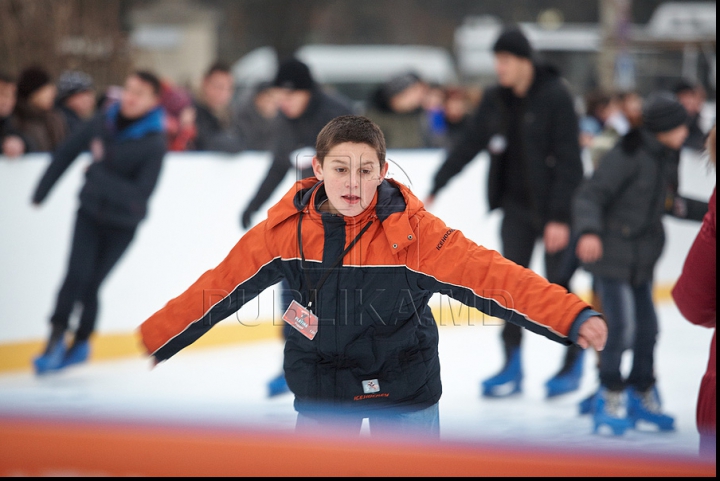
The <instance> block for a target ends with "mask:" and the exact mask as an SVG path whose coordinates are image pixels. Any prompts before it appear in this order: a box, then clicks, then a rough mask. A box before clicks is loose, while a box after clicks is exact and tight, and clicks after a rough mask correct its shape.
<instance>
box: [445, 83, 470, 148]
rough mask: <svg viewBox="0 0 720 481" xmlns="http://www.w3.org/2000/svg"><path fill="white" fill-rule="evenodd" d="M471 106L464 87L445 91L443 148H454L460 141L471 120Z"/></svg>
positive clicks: (450, 88)
mask: <svg viewBox="0 0 720 481" xmlns="http://www.w3.org/2000/svg"><path fill="white" fill-rule="evenodd" d="M471 110H472V109H471V105H470V101H469V99H468V95H467V92H466V90H465V88H463V87H448V88H447V89H446V90H445V101H444V102H443V116H444V118H445V129H446V130H445V139H444V143H443V147H445V148H452V147H453V146H454V145H455V144H457V143H458V142H459V141H460V138H461V137H462V135H463V132H464V131H465V129H466V128H467V127H468V125H469V123H470V118H471Z"/></svg>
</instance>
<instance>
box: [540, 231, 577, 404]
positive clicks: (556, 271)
mask: <svg viewBox="0 0 720 481" xmlns="http://www.w3.org/2000/svg"><path fill="white" fill-rule="evenodd" d="M576 242H577V241H576V240H575V239H573V240H572V241H571V242H570V244H569V245H568V246H567V247H566V248H565V249H563V250H562V251H560V252H557V253H554V254H549V253H547V252H546V253H545V271H546V272H547V279H548V281H550V282H552V283H554V284H558V285H560V286H563V287H564V288H565V289H567V290H568V291H569V290H570V280H571V279H572V276H573V274H574V273H575V271H576V270H577V268H578V266H579V261H578V258H577V256H576V255H575V245H576ZM584 352H585V351H584V350H583V349H582V348H581V347H580V346H577V345H575V344H573V345H570V346H568V347H567V349H566V350H565V359H564V361H563V365H562V366H561V368H560V371H559V372H558V373H557V374H555V375H554V376H553V377H552V378H550V379H549V380H548V381H547V383H546V384H545V386H546V388H547V397H555V396H559V395H561V394H566V393H569V392H573V391H575V390H577V389H578V388H579V387H580V379H581V377H582V369H583V358H584Z"/></svg>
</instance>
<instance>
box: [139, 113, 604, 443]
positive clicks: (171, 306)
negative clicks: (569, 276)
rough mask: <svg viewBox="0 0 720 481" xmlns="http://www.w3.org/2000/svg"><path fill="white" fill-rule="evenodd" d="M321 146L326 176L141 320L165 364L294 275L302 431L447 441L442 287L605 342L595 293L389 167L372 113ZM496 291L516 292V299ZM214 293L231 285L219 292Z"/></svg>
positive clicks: (483, 306)
mask: <svg viewBox="0 0 720 481" xmlns="http://www.w3.org/2000/svg"><path fill="white" fill-rule="evenodd" d="M316 150H317V154H316V156H314V157H313V160H312V166H313V172H314V174H315V176H314V177H311V178H305V179H302V180H300V181H298V182H296V183H295V185H293V186H292V187H291V188H290V189H289V190H288V191H287V193H286V194H285V195H284V196H283V198H282V200H281V201H280V202H278V203H277V204H275V205H274V206H273V207H272V208H271V209H269V210H268V217H267V219H265V220H263V221H262V222H260V223H259V224H258V225H256V226H255V227H253V228H252V229H250V231H248V232H247V233H246V234H245V235H243V236H242V238H241V239H239V241H238V242H237V244H236V245H235V246H234V247H233V249H232V250H231V251H230V252H229V253H228V255H227V256H226V258H225V259H224V260H223V261H221V262H220V264H219V265H218V266H217V267H215V268H213V269H210V270H208V271H206V272H205V273H204V274H203V275H202V276H201V277H200V278H199V279H198V280H197V281H196V282H194V283H193V284H192V285H191V286H189V287H188V289H187V290H185V292H183V293H181V294H180V295H178V296H177V297H175V298H173V299H172V300H170V301H169V302H168V303H167V304H166V305H165V306H164V307H163V308H161V309H160V310H158V311H157V312H156V313H154V314H153V315H152V316H150V317H149V318H148V319H147V320H145V321H144V322H143V323H142V324H141V325H140V327H139V335H140V337H141V339H142V342H143V345H144V346H145V349H146V352H147V354H148V355H150V356H152V357H153V359H154V362H161V361H165V360H167V359H169V358H171V357H172V356H174V355H176V354H177V353H178V352H179V351H180V350H182V349H183V348H185V347H186V346H188V345H190V344H192V343H193V342H195V341H196V340H197V339H199V338H200V337H201V336H202V335H204V334H205V333H206V332H208V331H209V330H210V329H211V328H212V327H213V326H214V325H215V324H216V323H217V322H219V321H221V320H222V319H225V318H227V317H228V316H230V315H232V314H233V313H234V312H236V311H237V310H238V309H240V308H241V307H242V305H243V304H244V303H246V302H248V301H250V300H252V299H253V298H254V297H256V296H257V295H258V294H259V293H260V292H262V291H263V290H264V289H266V288H268V287H270V286H271V285H273V284H274V283H276V282H277V281H278V280H279V279H280V278H285V279H287V280H288V282H289V284H290V286H291V288H292V291H291V292H292V295H293V300H292V303H291V306H290V307H289V308H288V310H287V311H286V312H285V315H284V316H283V319H284V320H285V321H286V322H287V323H288V325H292V327H291V329H290V334H289V335H288V336H287V338H286V341H285V350H284V372H285V375H286V376H287V382H288V385H289V386H290V388H291V390H292V393H293V394H294V396H295V400H294V407H295V410H296V411H297V412H298V417H297V424H296V426H297V429H298V430H299V431H306V430H312V429H313V428H315V427H317V426H320V427H334V426H335V424H334V423H335V421H336V420H337V419H338V418H336V417H334V415H335V414H337V415H339V416H340V418H341V419H342V424H343V426H342V427H343V428H344V429H346V430H347V431H345V432H347V433H348V434H349V433H353V434H354V435H357V434H359V432H360V428H361V424H362V421H363V419H364V418H368V419H369V426H370V433H371V435H372V436H376V435H377V434H380V435H381V436H382V435H383V434H385V432H386V431H389V432H390V434H393V435H397V434H405V435H418V436H422V437H423V438H424V439H437V438H439V436H440V426H439V422H440V421H439V411H438V402H439V400H440V397H441V395H442V384H441V376H440V362H439V356H438V339H439V338H438V336H439V333H438V328H437V324H436V322H435V319H434V318H433V314H432V312H431V309H430V307H429V306H428V302H429V301H430V299H431V297H432V296H433V294H435V293H438V292H441V291H442V292H447V293H449V295H450V296H451V297H453V298H455V299H457V300H459V301H461V302H463V303H464V304H466V305H468V306H472V307H476V308H477V309H479V310H481V311H482V312H484V313H486V314H490V313H492V315H495V316H499V317H502V318H503V319H505V320H507V321H509V322H515V323H517V324H518V325H521V326H523V327H525V328H527V329H530V330H532V331H534V332H536V333H538V334H542V335H544V336H546V337H548V338H549V339H551V340H555V341H556V342H560V343H563V344H565V345H569V344H571V343H576V344H577V345H578V346H579V347H581V348H587V347H589V346H591V345H592V346H593V347H596V348H599V349H600V350H602V346H603V344H604V342H605V337H606V335H607V332H606V326H605V322H604V321H603V320H602V318H600V317H598V313H597V312H595V311H593V310H592V309H591V308H590V306H588V305H587V304H586V303H585V302H583V301H582V300H581V299H579V298H578V297H577V296H575V295H574V294H571V293H569V292H568V291H567V290H566V289H564V288H563V287H561V286H557V285H553V284H550V283H549V282H548V281H547V280H546V279H544V278H543V277H542V276H539V275H537V274H535V273H533V272H532V271H530V270H528V269H525V268H523V267H521V266H518V265H517V264H515V263H513V262H511V261H509V260H507V259H504V258H503V257H502V256H501V255H500V254H499V253H498V252H496V251H493V250H490V249H485V248H484V247H481V246H479V245H477V244H475V243H473V242H472V241H471V240H469V239H467V238H466V237H465V236H463V234H462V233H461V232H460V231H457V230H455V229H451V228H449V227H448V226H447V225H446V224H445V223H444V222H443V221H442V220H441V219H438V218H437V217H435V216H433V215H432V214H431V213H429V212H427V211H426V210H425V209H424V207H423V204H422V202H421V201H420V199H418V198H417V197H416V196H415V195H414V194H413V193H412V192H411V191H410V190H409V189H408V188H407V187H406V186H404V185H402V184H400V183H399V182H396V181H394V180H393V179H387V178H386V174H387V171H388V164H387V162H386V158H385V155H386V154H385V152H386V149H385V142H384V137H383V134H382V131H381V130H380V129H379V128H378V126H377V125H376V124H374V123H373V122H372V121H370V120H369V119H368V118H367V117H361V116H355V115H348V116H340V117H337V118H335V119H333V120H332V121H331V122H330V123H328V125H327V126H326V127H325V128H324V129H323V130H322V131H321V132H320V134H319V135H318V137H317V145H316ZM488 291H493V292H503V293H506V296H501V297H503V299H512V306H508V305H507V301H504V300H502V299H498V298H494V297H492V298H489V297H486V296H487V294H483V293H487V292H488ZM208 292H224V293H226V294H225V295H224V296H223V298H222V299H218V300H216V301H213V302H211V303H210V304H208V303H207V294H206V293H208ZM484 296H485V297H484ZM328 425H329V426H328ZM378 429H379V433H378V431H377V430H378Z"/></svg>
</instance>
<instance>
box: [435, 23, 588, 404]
mask: <svg viewBox="0 0 720 481" xmlns="http://www.w3.org/2000/svg"><path fill="white" fill-rule="evenodd" d="M493 50H494V52H495V69H496V72H497V75H498V85H496V86H493V87H490V88H488V89H487V90H485V92H484V93H483V97H482V101H481V102H480V105H479V106H478V108H477V110H476V111H475V113H474V115H473V117H472V118H471V119H470V121H469V124H468V126H467V129H466V130H465V133H464V135H463V137H462V138H461V139H460V140H459V142H458V143H457V144H456V145H455V146H453V148H452V149H451V150H450V153H449V154H448V156H447V158H446V159H445V162H444V163H443V164H442V166H441V167H440V169H439V170H438V172H437V173H436V175H435V179H434V185H433V187H432V190H431V192H430V195H429V197H428V198H427V199H426V203H427V205H432V202H433V200H434V198H435V196H436V195H437V194H438V193H439V192H440V190H441V189H442V188H443V187H445V186H446V185H447V184H448V182H449V181H450V179H451V178H452V177H453V176H454V175H456V174H458V173H459V172H460V171H461V170H462V169H463V168H464V167H465V166H466V165H467V164H469V163H470V162H471V161H472V160H473V159H474V158H475V156H476V155H477V154H478V153H479V152H481V151H482V150H485V149H487V150H488V151H489V153H490V158H491V160H490V169H489V173H488V202H489V207H490V209H491V210H492V209H496V208H501V209H502V210H503V214H504V217H503V221H502V228H501V232H500V236H501V240H502V249H503V255H504V256H505V257H507V258H508V259H510V260H512V261H514V262H517V263H518V264H520V265H522V266H525V267H527V266H529V265H530V260H531V257H532V252H533V249H534V247H535V243H536V241H537V240H538V239H542V240H543V242H544V246H545V267H546V275H547V278H548V280H550V281H551V282H553V283H557V284H560V285H562V286H564V287H566V288H567V287H568V284H569V282H570V277H571V276H572V273H569V275H566V274H565V273H564V269H563V261H564V258H565V250H566V249H567V247H568V244H569V240H570V204H571V199H572V194H573V192H574V191H575V189H576V188H577V187H578V186H579V185H580V182H581V181H582V178H583V165H582V160H581V157H580V145H579V132H578V118H577V115H576V113H575V108H574V104H573V100H572V98H571V96H570V93H569V92H568V90H567V88H566V86H565V84H564V83H563V80H562V79H561V78H560V77H559V75H558V72H557V70H555V69H554V68H552V67H550V66H546V65H541V64H538V63H535V62H533V60H532V48H531V46H530V43H529V42H528V40H527V38H526V37H525V35H524V34H523V33H522V32H521V31H520V30H519V29H515V28H508V29H506V30H504V31H503V33H502V34H501V35H500V36H499V37H498V39H497V41H496V42H495V45H494V47H493ZM561 277H562V278H561ZM521 335H522V330H521V329H518V328H517V326H515V325H513V324H511V323H506V324H505V326H504V328H503V331H502V339H503V343H504V347H505V365H504V366H503V368H502V370H501V371H500V372H499V373H498V374H497V375H495V376H492V377H491V378H489V379H487V380H485V381H483V383H482V393H483V395H484V396H489V397H500V396H506V395H510V394H515V393H518V392H520V391H521V382H522V377H523V374H522V365H521V356H520V344H521ZM582 354H583V352H582V351H581V350H578V349H575V348H570V349H568V351H567V354H566V357H565V362H564V365H563V367H562V368H561V370H560V371H559V372H558V374H557V375H556V376H554V377H553V378H551V379H550V380H549V381H548V384H547V389H548V392H547V394H548V396H549V397H550V396H555V395H559V394H563V393H566V392H571V391H574V390H576V389H578V387H579V380H580V374H581V373H582Z"/></svg>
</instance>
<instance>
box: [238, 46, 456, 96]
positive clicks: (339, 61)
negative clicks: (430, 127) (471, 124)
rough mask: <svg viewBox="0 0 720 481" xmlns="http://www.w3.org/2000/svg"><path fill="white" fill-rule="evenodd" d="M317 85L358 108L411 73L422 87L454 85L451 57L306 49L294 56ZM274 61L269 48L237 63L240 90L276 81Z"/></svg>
mask: <svg viewBox="0 0 720 481" xmlns="http://www.w3.org/2000/svg"><path fill="white" fill-rule="evenodd" d="M295 56H296V57H297V58H298V59H300V60H302V61H303V62H305V63H306V64H307V65H308V67H310V71H311V72H312V75H313V77H314V78H315V80H316V81H317V82H318V83H320V84H322V85H323V86H324V87H326V88H329V89H333V90H336V91H338V92H340V93H342V94H344V95H346V96H348V97H349V98H350V99H352V100H353V101H355V102H357V103H358V104H360V106H362V104H364V102H365V101H366V100H367V99H368V97H369V96H370V94H371V92H372V91H373V90H374V89H375V88H376V87H377V86H378V85H380V84H381V83H383V82H385V81H387V80H389V79H390V78H392V77H393V76H395V75H397V74H402V73H406V72H408V71H412V72H415V73H417V74H418V75H419V76H420V77H421V78H422V79H423V80H424V81H426V82H429V83H437V84H448V85H452V84H457V82H458V76H457V71H456V68H455V62H454V61H453V58H452V55H451V54H450V52H448V51H447V50H446V49H444V48H440V47H430V46H424V45H305V46H303V47H301V48H300V49H298V50H297V52H295ZM277 65H278V59H277V54H276V52H275V50H274V49H273V48H272V47H261V48H258V49H255V50H253V51H252V52H250V53H248V54H247V55H245V56H244V57H242V58H241V59H240V60H238V61H237V62H236V63H235V64H234V66H233V68H232V70H233V75H234V77H235V81H236V82H237V84H238V88H240V89H244V88H246V87H251V86H253V85H256V84H257V83H259V82H263V81H269V80H272V78H273V77H274V76H275V72H276V70H277Z"/></svg>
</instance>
